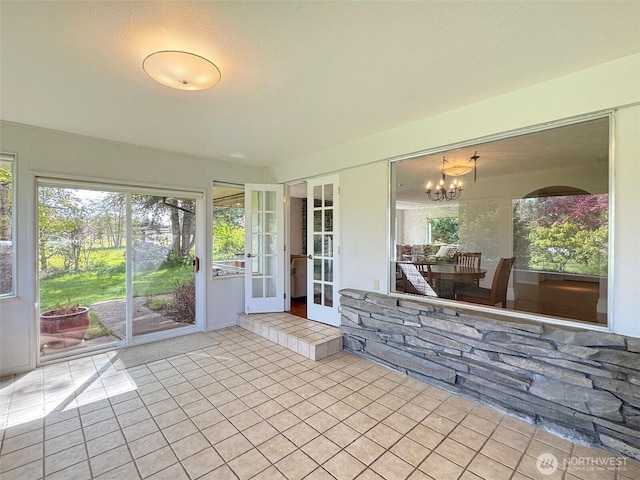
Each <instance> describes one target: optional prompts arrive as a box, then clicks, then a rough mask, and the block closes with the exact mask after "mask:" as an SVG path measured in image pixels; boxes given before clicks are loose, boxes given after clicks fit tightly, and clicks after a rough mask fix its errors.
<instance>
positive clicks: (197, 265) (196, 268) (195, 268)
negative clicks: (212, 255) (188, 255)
mask: <svg viewBox="0 0 640 480" xmlns="http://www.w3.org/2000/svg"><path fill="white" fill-rule="evenodd" d="M199 271H200V259H199V258H198V257H196V258H194V259H193V273H198V272H199Z"/></svg>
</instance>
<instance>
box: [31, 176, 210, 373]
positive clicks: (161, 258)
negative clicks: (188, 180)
mask: <svg viewBox="0 0 640 480" xmlns="http://www.w3.org/2000/svg"><path fill="white" fill-rule="evenodd" d="M201 198H202V195H201V194H198V193H193V192H175V191H158V190H150V189H144V188H139V189H138V188H128V187H126V188H125V187H118V186H109V185H100V186H97V185H91V184H83V183H77V182H70V181H61V180H49V179H39V180H38V259H39V282H38V283H39V286H38V291H39V299H40V302H39V303H40V313H41V317H40V336H39V338H40V359H41V360H48V359H54V358H57V357H60V356H65V355H68V354H75V353H79V352H80V351H82V350H88V349H96V348H104V347H105V346H109V345H114V346H115V345H127V344H131V343H142V342H145V341H150V340H153V339H157V338H164V337H168V336H174V335H178V334H184V333H188V332H190V331H196V330H201V329H202V320H201V317H202V312H200V310H199V309H197V308H196V305H197V302H196V291H201V287H200V283H201V282H202V278H201V277H202V275H198V274H196V273H195V272H194V267H193V265H194V264H197V263H199V262H198V260H197V259H198V257H197V252H198V251H199V250H200V248H201V245H199V240H198V235H197V231H198V229H197V223H198V221H197V218H198V216H197V215H196V208H197V205H198V203H200V201H201V200H200V199H201ZM85 309H86V311H85ZM78 310H83V311H84V317H83V318H74V319H73V320H71V321H68V320H67V319H62V318H61V317H60V316H59V315H60V314H63V316H64V315H71V314H72V313H73V312H74V311H78Z"/></svg>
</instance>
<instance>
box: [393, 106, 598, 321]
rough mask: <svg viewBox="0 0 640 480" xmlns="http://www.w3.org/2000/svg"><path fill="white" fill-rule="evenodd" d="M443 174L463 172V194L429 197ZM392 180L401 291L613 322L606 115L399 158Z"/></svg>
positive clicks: (458, 178) (460, 177)
mask: <svg viewBox="0 0 640 480" xmlns="http://www.w3.org/2000/svg"><path fill="white" fill-rule="evenodd" d="M476 151H477V155H479V158H478V159H477V161H474V160H473V155H474V154H475V152H476ZM443 157H444V158H443ZM444 167H460V168H447V169H446V171H445V173H446V174H447V175H446V176H444V180H445V185H450V184H451V183H452V182H453V180H456V181H458V182H459V181H461V182H462V190H461V191H460V192H459V194H460V195H459V197H457V198H452V199H440V200H433V199H431V198H429V196H428V195H427V194H426V193H425V190H426V185H427V182H429V181H430V182H431V183H432V184H434V182H437V181H439V180H440V179H441V178H442V177H443V170H445V169H444ZM462 167H467V168H462ZM474 167H475V168H474ZM456 170H457V171H456ZM464 170H467V173H463V174H460V172H462V171H464ZM391 173H392V178H394V182H393V183H394V185H395V187H394V188H393V195H392V199H393V200H392V201H393V204H392V206H391V211H392V212H393V215H394V221H395V223H394V224H395V232H394V238H393V239H392V241H393V243H394V244H395V257H394V258H393V259H392V271H393V272H394V275H395V283H393V285H394V288H393V291H395V292H398V293H407V294H413V295H426V296H432V297H433V296H435V297H438V298H444V299H448V300H453V301H459V302H467V303H473V304H482V305H485V306H489V307H504V308H506V309H508V310H512V311H519V312H527V313H530V314H535V315H536V316H538V317H541V316H542V317H544V316H548V317H556V318H563V319H570V320H576V321H583V322H590V323H594V324H606V323H607V321H608V315H607V304H608V299H607V284H608V265H609V261H608V252H609V248H608V247H609V243H608V239H609V218H610V214H609V117H608V116H606V117H601V118H594V119H590V120H587V121H582V122H578V123H567V124H563V125H561V126H555V128H549V127H546V128H545V129H540V130H538V131H533V132H531V133H524V134H518V135H513V136H510V137H504V138H501V139H498V140H488V141H486V142H482V143H477V144H474V145H468V146H463V147H460V148H457V149H452V150H447V151H440V152H437V153H428V154H424V155H418V156H415V157H413V158H409V159H403V160H398V161H394V162H392V163H391ZM454 173H456V174H458V176H456V177H453V176H452V174H454ZM432 190H433V189H432ZM432 197H435V195H433V191H432ZM472 253H473V254H475V255H471V254H472ZM478 254H479V255H478ZM463 259H465V260H464V261H465V262H468V261H472V264H471V267H469V269H468V270H465V269H461V268H459V265H460V264H461V262H462V261H463ZM501 260H502V261H501ZM454 266H458V268H454ZM494 300H495V302H494Z"/></svg>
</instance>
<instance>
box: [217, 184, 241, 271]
mask: <svg viewBox="0 0 640 480" xmlns="http://www.w3.org/2000/svg"><path fill="white" fill-rule="evenodd" d="M244 221H245V220H244V187H243V186H242V185H229V184H222V183H214V184H213V257H212V258H213V276H224V275H244Z"/></svg>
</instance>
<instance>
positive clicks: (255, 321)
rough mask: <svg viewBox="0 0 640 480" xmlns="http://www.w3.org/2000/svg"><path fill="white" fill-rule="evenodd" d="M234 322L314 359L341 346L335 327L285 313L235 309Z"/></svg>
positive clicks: (337, 350) (318, 358)
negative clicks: (236, 312)
mask: <svg viewBox="0 0 640 480" xmlns="http://www.w3.org/2000/svg"><path fill="white" fill-rule="evenodd" d="M237 323H238V326H239V327H242V328H244V329H245V330H249V331H250V332H253V333H255V334H256V335H260V336H261V337H263V338H267V339H269V340H271V341H272V342H274V343H277V344H278V345H281V346H283V347H285V348H288V349H289V350H292V351H294V352H296V353H299V354H300V355H302V356H304V357H307V358H309V359H311V360H314V361H316V360H321V359H323V358H326V357H328V356H330V355H333V354H334V353H338V352H340V351H341V350H342V335H341V334H340V331H339V330H338V328H337V327H333V326H330V325H325V324H323V323H319V322H315V321H313V320H307V319H305V318H300V317H296V316H295V315H291V314H289V313H252V314H246V313H238V317H237Z"/></svg>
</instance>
